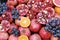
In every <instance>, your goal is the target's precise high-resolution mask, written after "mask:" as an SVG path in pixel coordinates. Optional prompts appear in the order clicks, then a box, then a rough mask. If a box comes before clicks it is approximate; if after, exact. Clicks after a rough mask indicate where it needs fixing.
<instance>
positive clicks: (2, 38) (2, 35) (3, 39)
mask: <svg viewBox="0 0 60 40" xmlns="http://www.w3.org/2000/svg"><path fill="white" fill-rule="evenodd" d="M8 37H9V35H8V33H6V32H0V40H7V39H8Z"/></svg>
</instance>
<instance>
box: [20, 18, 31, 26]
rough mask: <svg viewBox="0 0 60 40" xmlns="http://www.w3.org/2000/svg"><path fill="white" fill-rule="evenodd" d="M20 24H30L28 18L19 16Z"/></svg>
mask: <svg viewBox="0 0 60 40" xmlns="http://www.w3.org/2000/svg"><path fill="white" fill-rule="evenodd" d="M20 25H21V26H22V27H29V25H30V19H29V18H28V17H21V20H20Z"/></svg>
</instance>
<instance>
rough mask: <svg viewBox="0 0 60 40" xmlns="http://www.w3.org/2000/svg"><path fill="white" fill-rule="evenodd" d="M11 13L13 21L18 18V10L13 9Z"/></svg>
mask: <svg viewBox="0 0 60 40" xmlns="http://www.w3.org/2000/svg"><path fill="white" fill-rule="evenodd" d="M11 13H12V18H13V19H16V18H18V17H19V13H18V10H17V9H16V8H14V9H13V10H12V12H11Z"/></svg>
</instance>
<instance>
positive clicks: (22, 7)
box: [16, 4, 29, 16]
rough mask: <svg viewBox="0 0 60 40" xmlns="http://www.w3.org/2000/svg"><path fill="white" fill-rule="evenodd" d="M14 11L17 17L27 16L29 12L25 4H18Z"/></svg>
mask: <svg viewBox="0 0 60 40" xmlns="http://www.w3.org/2000/svg"><path fill="white" fill-rule="evenodd" d="M16 9H17V10H18V12H19V15H21V16H24V15H26V14H28V12H29V8H28V6H27V5H25V4H19V5H18V6H16Z"/></svg>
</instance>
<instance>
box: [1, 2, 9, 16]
mask: <svg viewBox="0 0 60 40" xmlns="http://www.w3.org/2000/svg"><path fill="white" fill-rule="evenodd" d="M7 10H8V7H7V5H6V4H5V3H0V15H1V14H3V13H4V12H6V11H7Z"/></svg>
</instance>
